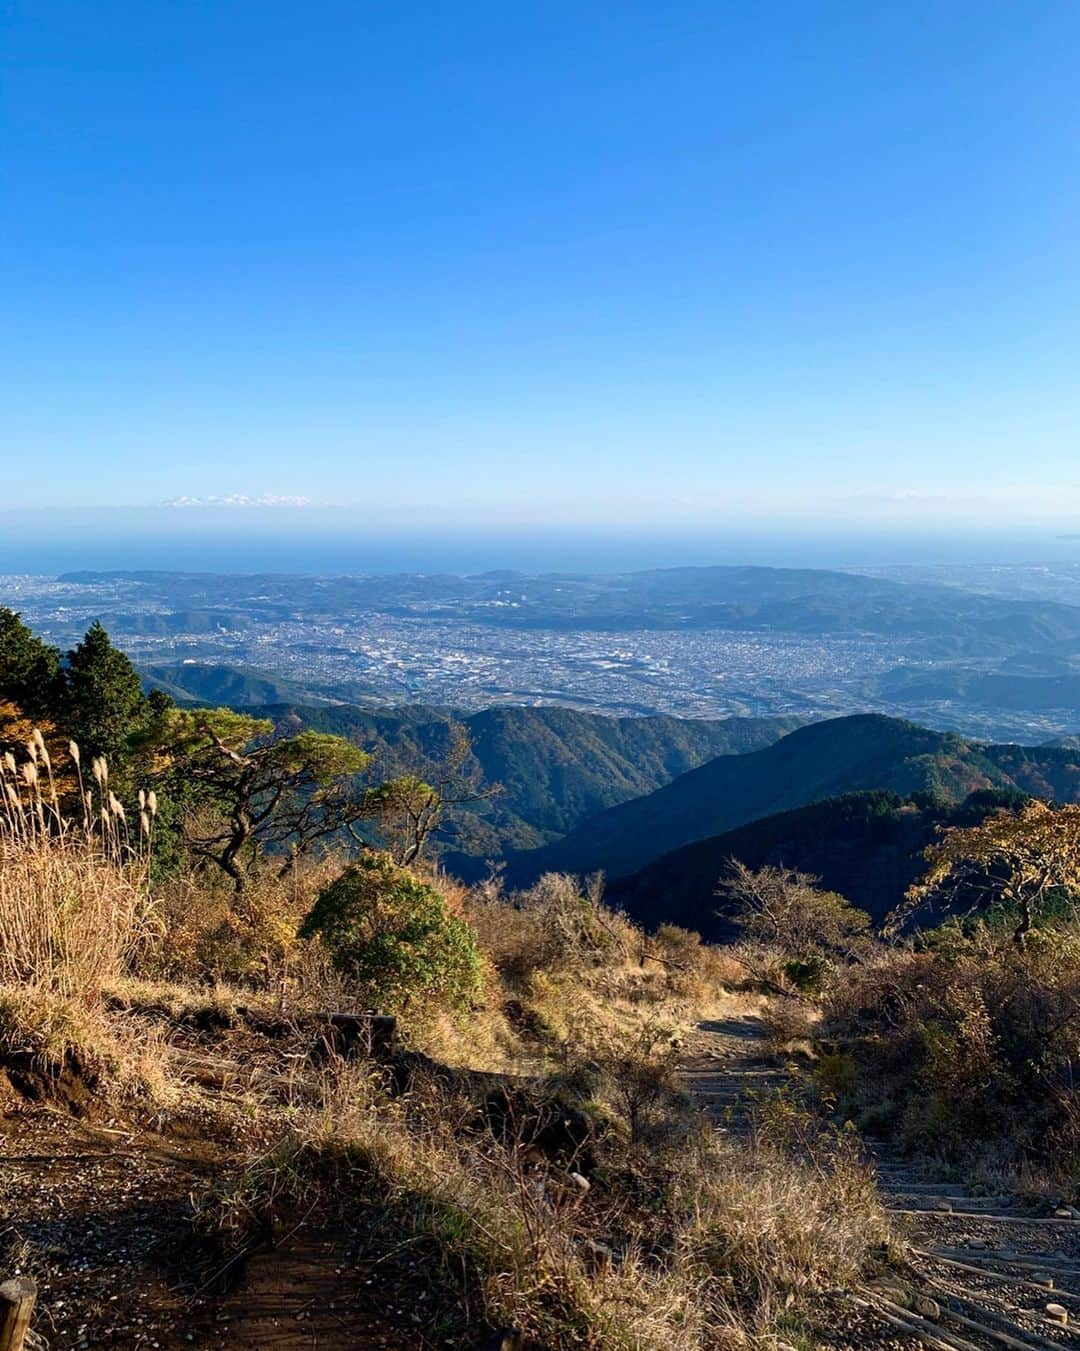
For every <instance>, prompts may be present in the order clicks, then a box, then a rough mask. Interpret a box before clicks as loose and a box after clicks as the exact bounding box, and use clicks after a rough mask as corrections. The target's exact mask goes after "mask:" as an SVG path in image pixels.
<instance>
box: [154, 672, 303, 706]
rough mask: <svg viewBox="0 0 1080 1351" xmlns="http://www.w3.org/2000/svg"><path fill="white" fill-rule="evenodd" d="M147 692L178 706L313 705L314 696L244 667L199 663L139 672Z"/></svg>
mask: <svg viewBox="0 0 1080 1351" xmlns="http://www.w3.org/2000/svg"><path fill="white" fill-rule="evenodd" d="M140 675H141V676H142V681H143V686H144V687H145V688H146V689H148V690H164V691H165V693H166V694H168V695H171V696H172V698H173V699H175V700H176V702H177V703H179V704H213V705H215V706H226V707H229V708H252V709H254V708H258V707H259V706H261V705H266V704H283V703H286V702H288V701H289V700H292V699H303V700H304V701H305V702H312V703H314V702H317V701H318V696H317V695H313V694H311V693H310V691H308V690H306V689H304V688H302V687H301V686H300V685H296V684H294V683H293V682H292V681H290V680H284V679H282V678H281V677H279V676H273V675H268V674H267V672H266V671H256V670H252V669H251V668H250V667H246V666H214V665H211V664H209V663H203V662H185V661H178V662H171V663H170V664H169V665H167V666H146V667H144V668H143V669H142V670H141V671H140Z"/></svg>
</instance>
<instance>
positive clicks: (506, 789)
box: [252, 705, 799, 876]
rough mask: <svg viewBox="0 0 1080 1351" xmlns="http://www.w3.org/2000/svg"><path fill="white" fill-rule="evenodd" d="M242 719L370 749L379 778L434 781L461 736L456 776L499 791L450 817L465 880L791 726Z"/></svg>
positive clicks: (446, 718)
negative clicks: (459, 733)
mask: <svg viewBox="0 0 1080 1351" xmlns="http://www.w3.org/2000/svg"><path fill="white" fill-rule="evenodd" d="M252 711H255V712H258V713H259V714H260V715H262V716H267V717H273V718H274V719H275V720H276V721H277V722H278V724H279V725H282V726H285V725H291V726H293V727H299V726H305V727H311V728H314V729H316V730H318V731H324V732H334V733H336V734H338V735H342V736H347V737H349V738H350V739H351V740H353V741H355V742H356V743H357V744H359V745H362V746H364V747H366V748H367V749H369V750H374V752H375V760H376V767H377V772H378V773H379V774H381V775H383V776H387V775H390V774H393V773H398V772H419V773H421V774H428V775H430V776H431V777H432V778H436V777H437V776H438V774H439V773H440V770H441V766H442V765H443V763H444V762H445V759H446V757H447V755H448V754H449V753H450V751H451V746H452V741H453V731H454V727H455V726H459V727H461V728H463V729H464V731H465V732H466V734H467V735H468V737H469V740H470V745H471V749H470V752H469V755H468V757H467V760H466V763H465V765H464V766H463V769H464V771H465V774H466V776H467V775H469V774H470V773H471V774H473V775H475V776H476V777H477V779H478V780H479V782H480V783H481V784H487V785H491V784H500V785H501V786H502V792H501V793H499V794H498V796H496V797H493V798H490V799H487V800H483V801H479V802H475V803H473V804H466V805H465V806H464V807H461V808H458V809H457V810H456V811H455V813H454V814H453V816H454V820H453V822H452V823H451V832H452V833H451V835H450V836H449V838H448V839H447V841H445V844H446V846H447V847H448V848H449V850H450V853H449V854H448V856H447V860H446V861H447V862H448V863H450V864H452V865H453V866H454V867H455V869H456V870H457V871H459V872H460V873H462V874H463V875H466V876H474V875H476V874H477V872H478V871H479V870H481V868H482V866H483V861H484V860H486V859H493V858H499V857H501V856H502V855H503V854H504V853H505V852H506V851H507V850H513V849H531V848H533V847H535V846H538V845H540V844H543V843H544V842H546V841H549V840H552V839H554V838H556V837H558V836H560V835H562V834H564V833H565V832H566V831H569V830H572V829H573V828H574V827H575V826H577V825H579V824H580V823H581V822H582V821H584V820H585V819H586V818H588V817H589V816H592V815H593V814H594V813H596V812H600V811H603V810H604V809H605V808H608V807H611V806H613V805H614V804H616V803H620V802H625V801H627V800H628V799H630V798H634V797H638V796H640V795H641V794H644V793H649V792H652V791H653V790H654V789H655V788H657V787H659V786H661V785H662V784H666V783H668V782H670V781H671V780H672V779H673V778H676V777H678V776H679V775H681V774H684V773H685V772H686V771H687V770H688V769H693V768H695V767H696V766H698V765H700V764H703V763H704V762H705V761H706V760H710V759H712V758H713V757H715V756H717V755H727V754H737V753H741V752H744V751H753V750H757V749H759V748H760V747H762V746H767V745H770V744H771V743H772V742H774V741H775V740H777V738H778V737H781V736H783V735H784V734H785V733H786V732H789V731H790V730H791V729H792V728H793V727H796V726H798V725H799V723H798V719H795V718H725V719H716V720H711V719H697V718H670V717H664V716H656V717H649V718H614V717H607V716H603V715H601V714H596V713H581V712H578V711H576V710H574V709H569V708H556V707H541V708H522V707H516V706H505V707H498V708H489V709H484V710H483V711H481V712H479V713H473V714H468V715H458V716H455V715H454V714H453V713H452V712H449V711H446V710H439V709H432V708H426V707H423V706H411V707H399V708H394V709H374V710H371V709H361V708H355V707H351V706H346V705H335V706H333V707H326V708H312V707H297V706H281V707H271V708H260V709H255V710H252Z"/></svg>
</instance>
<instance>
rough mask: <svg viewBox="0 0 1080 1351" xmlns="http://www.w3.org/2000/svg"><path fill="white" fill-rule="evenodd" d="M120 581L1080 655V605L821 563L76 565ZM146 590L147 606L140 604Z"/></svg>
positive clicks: (536, 624)
mask: <svg viewBox="0 0 1080 1351" xmlns="http://www.w3.org/2000/svg"><path fill="white" fill-rule="evenodd" d="M60 580H61V581H62V582H77V583H98V582H103V581H104V582H112V583H123V584H125V585H126V586H128V587H130V588H131V592H130V594H127V595H126V598H125V600H124V605H125V606H126V607H127V608H129V609H136V610H140V609H145V608H146V605H145V602H147V601H149V602H152V603H153V604H154V605H155V606H160V607H165V608H168V609H170V610H174V611H177V612H179V611H184V610H187V611H192V612H201V611H215V612H226V613H228V614H229V615H232V616H236V615H243V616H244V617H245V618H247V619H249V620H251V621H253V622H255V623H275V622H280V621H281V620H283V619H287V618H290V617H297V616H304V617H312V616H318V615H321V616H324V617H326V618H332V619H334V620H335V621H336V622H340V621H341V618H342V617H343V616H347V615H349V614H350V613H367V614H371V613H378V614H387V615H399V614H408V615H412V616H414V617H419V618H426V619H455V620H464V621H468V622H470V623H475V624H484V625H489V626H497V627H502V628H547V629H565V630H574V629H578V630H591V631H605V630H611V631H616V630H619V631H626V630H631V629H656V630H677V629H736V630H741V629H752V630H762V631H768V632H781V633H800V634H841V633H843V634H875V635H879V636H887V637H890V638H894V639H899V638H905V639H915V640H920V641H921V642H923V643H925V644H926V645H927V653H928V654H930V653H932V654H933V655H935V656H938V657H940V656H943V655H946V654H947V653H948V654H953V655H960V654H963V653H972V654H974V653H978V654H980V655H982V656H984V657H985V656H994V655H999V656H1002V657H1005V656H1008V655H1012V654H1014V653H1016V652H1018V651H1019V652H1023V653H1025V654H1030V653H1034V652H1042V653H1045V652H1050V653H1058V651H1059V649H1060V650H1061V651H1062V652H1065V653H1067V652H1071V651H1075V650H1076V648H1077V646H1078V644H1080V607H1077V606H1072V605H1064V604H1061V603H1059V602H1054V601H1040V600H1022V599H1015V600H1014V599H1011V598H1005V597H1000V596H989V595H982V594H979V593H976V592H971V591H964V590H961V589H960V588H958V587H954V586H935V585H931V584H929V583H919V584H908V583H903V582H896V581H891V580H887V579H885V578H881V577H870V576H863V575H860V574H857V573H847V572H830V571H828V570H824V569H812V568H765V567H684V568H660V569H650V570H648V571H643V572H623V573H604V574H586V573H545V574H540V575H531V574H525V573H516V572H496V573H485V574H482V575H479V576H473V577H455V576H449V575H438V574H435V575H432V574H419V573H401V574H397V575H393V576H368V577H299V576H287V575H281V574H259V575H252V576H232V575H225V576H213V575H211V574H203V573H179V572H105V573H99V572H80V573H67V574H65V575H64V576H62V577H61V578H60ZM140 599H141V600H142V603H140Z"/></svg>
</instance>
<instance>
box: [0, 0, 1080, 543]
mask: <svg viewBox="0 0 1080 1351" xmlns="http://www.w3.org/2000/svg"><path fill="white" fill-rule="evenodd" d="M1078 71H1080V6H1078V5H1077V4H1076V3H1075V0H1069V2H1068V3H1058V2H1055V0H1048V2H1046V3H1043V2H1042V0H1030V2H1028V3H1020V2H1017V3H1006V2H1005V0H906V2H905V3H902V4H898V3H896V2H895V0H847V2H846V3H841V2H840V0H816V2H814V0H801V2H799V3H768V2H767V0H740V2H739V3H724V2H723V0H712V2H711V3H680V2H679V0H673V2H672V3H657V0H649V3H619V2H618V0H608V2H607V3H603V4H591V3H580V2H579V3H574V4H562V3H556V2H551V3H543V4H538V3H529V2H528V0H517V2H516V3H511V4H507V3H505V0H500V3H487V0H471V2H469V0H466V3H461V0H457V3H435V2H432V0H428V2H427V3H423V2H417V0H414V2H412V3H410V0H374V2H372V3H368V2H367V0H341V2H340V3H339V2H338V0H307V2H306V3H297V2H296V0H287V2H286V0H264V2H262V3H255V2H254V0H183V2H182V3H181V2H180V0H149V2H148V0H128V2H127V3H119V2H118V0H94V3H88V0H71V2H70V3H56V2H55V0H6V2H5V3H4V4H3V5H2V6H0V168H2V183H0V219H2V222H3V225H2V237H0V249H2V253H0V296H2V299H0V434H2V437H3V449H2V456H3V484H4V496H5V497H6V499H7V500H6V503H5V504H4V505H6V506H7V507H8V508H10V509H21V508H42V507H56V506H66V507H99V506H100V507H112V506H142V505H149V504H160V503H164V502H170V501H172V500H174V499H179V498H185V499H202V498H207V497H227V496H230V495H234V494H240V495H246V496H248V497H252V498H260V497H264V496H268V497H270V498H274V499H276V498H285V499H289V498H298V497H302V498H307V499H311V501H312V502H313V503H314V504H315V506H314V507H311V508H307V510H309V511H316V512H317V511H319V510H321V507H320V505H319V504H331V505H332V506H334V507H335V508H338V509H342V508H349V509H350V510H353V509H355V510H356V511H357V512H362V513H364V514H365V515H366V516H367V517H368V518H369V519H374V520H377V521H378V522H379V523H380V524H381V525H385V526H387V527H389V526H390V525H392V524H394V523H397V524H399V525H400V526H403V527H405V528H408V527H409V526H410V524H416V523H419V524H422V525H424V526H425V528H428V527H434V526H440V527H449V526H465V527H469V526H470V525H471V524H472V523H477V522H491V521H496V522H497V523H498V525H499V527H500V528H508V529H512V528H513V527H514V526H515V525H517V524H520V525H521V526H523V527H524V526H534V525H541V526H542V525H545V524H547V523H549V522H552V521H567V520H569V521H570V522H571V523H577V524H579V525H581V526H584V527H593V526H595V527H597V528H605V529H607V528H613V527H614V526H616V525H618V526H630V527H633V526H634V525H635V524H636V523H650V524H651V525H653V526H655V527H657V528H663V529H669V528H670V529H674V530H678V529H680V528H683V527H685V528H687V529H690V528H691V527H693V528H696V527H698V526H701V525H704V526H706V527H708V526H710V525H713V524H715V523H717V522H723V521H727V520H732V519H737V520H739V521H740V522H743V523H746V522H753V521H764V522H772V523H773V524H775V523H777V522H781V523H782V522H785V521H813V520H822V519H824V520H826V521H836V522H837V523H840V524H850V523H853V522H854V523H859V524H861V525H866V524H867V523H870V524H871V525H872V524H873V523H874V522H888V523H890V524H892V525H893V526H895V527H897V528H900V527H904V528H907V527H908V526H914V525H925V524H926V523H930V524H931V525H934V524H937V523H941V524H942V525H947V524H957V523H960V524H965V525H972V524H977V523H982V524H993V523H995V522H997V521H1004V520H1010V521H1019V522H1021V523H1045V524H1048V525H1051V526H1062V527H1073V528H1075V527H1076V526H1078V525H1080V455H1078V444H1077V443H1078V428H1080V228H1078V227H1080V162H1078V161H1080V107H1078V100H1080V82H1078V79H1077V75H1078ZM170 510H173V511H176V512H179V511H181V508H180V507H176V508H171V509H170ZM189 510H190V508H189ZM196 510H197V509H196ZM218 510H220V511H232V512H238V511H243V510H245V509H244V508H241V507H231V508H229V507H220V508H218ZM248 510H251V508H248ZM271 510H275V511H280V512H281V513H283V514H284V515H289V516H290V517H291V516H292V515H294V514H296V513H297V512H299V511H300V510H301V509H300V508H298V507H293V506H289V505H282V506H275V507H273V508H270V507H267V508H264V509H262V513H263V514H264V515H265V514H266V513H267V512H270V511H271Z"/></svg>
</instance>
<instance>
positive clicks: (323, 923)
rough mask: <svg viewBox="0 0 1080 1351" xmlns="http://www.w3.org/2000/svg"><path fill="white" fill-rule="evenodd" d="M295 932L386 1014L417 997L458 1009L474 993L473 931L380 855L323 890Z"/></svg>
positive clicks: (476, 958)
mask: <svg viewBox="0 0 1080 1351" xmlns="http://www.w3.org/2000/svg"><path fill="white" fill-rule="evenodd" d="M300 932H301V935H302V936H304V937H311V936H313V935H316V934H317V935H319V937H321V939H322V941H323V943H324V944H325V945H326V947H327V949H328V950H329V952H330V956H331V958H332V960H333V962H334V965H335V967H336V968H337V969H338V970H339V971H341V972H343V973H344V974H345V975H347V976H349V977H351V978H352V979H353V980H355V981H356V983H357V985H358V987H359V991H360V993H361V995H362V997H363V998H365V999H367V1000H368V1001H369V1002H370V1003H371V1004H373V1005H376V1006H378V1007H380V1008H383V1009H386V1010H388V1011H390V1012H394V1011H396V1010H400V1009H402V1008H404V1007H406V1006H407V1005H409V1004H410V1003H411V1002H413V1001H415V1000H417V999H419V998H425V999H437V1000H440V1001H442V1002H444V1003H446V1004H448V1005H450V1006H451V1007H457V1008H462V1007H465V1006H467V1005H469V1004H470V1003H472V1002H473V1001H474V1000H475V999H476V998H477V997H478V995H479V993H480V987H481V970H482V968H481V960H480V954H479V951H478V949H477V946H476V935H475V934H474V932H473V929H472V926H471V925H469V924H467V923H466V922H465V920H463V919H459V918H458V917H457V916H456V915H454V914H451V912H450V910H449V909H448V908H447V905H446V901H445V899H444V897H443V896H442V894H441V892H439V891H438V890H437V888H435V887H433V886H431V885H430V883H428V882H424V881H422V880H421V879H420V878H418V877H417V876H416V875H415V874H413V873H411V872H409V870H408V869H407V868H402V867H400V866H399V865H398V864H396V863H395V862H394V861H393V859H391V858H390V857H389V855H387V854H374V853H373V854H365V855H364V856H363V857H362V858H360V859H359V860H358V861H357V862H356V863H353V864H351V865H350V866H349V867H348V868H346V870H345V871H344V872H343V873H342V874H341V876H340V877H338V878H337V879H336V880H335V881H333V882H331V883H330V885H329V886H327V887H324V888H323V890H322V891H321V892H320V893H319V895H318V898H317V899H316V901H315V904H314V906H313V907H312V909H311V913H310V914H309V915H308V916H307V918H306V919H305V920H304V923H303V926H302V928H301V930H300Z"/></svg>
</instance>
